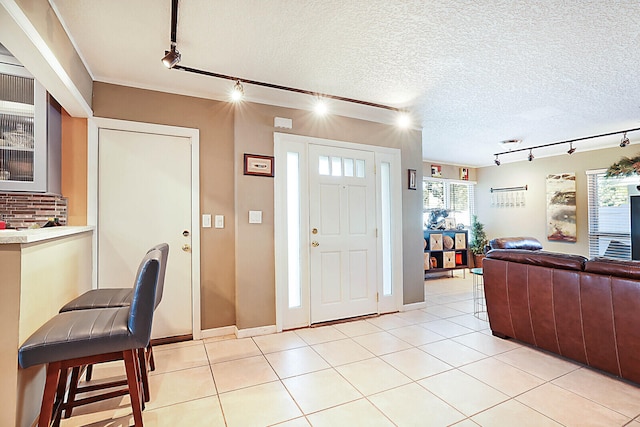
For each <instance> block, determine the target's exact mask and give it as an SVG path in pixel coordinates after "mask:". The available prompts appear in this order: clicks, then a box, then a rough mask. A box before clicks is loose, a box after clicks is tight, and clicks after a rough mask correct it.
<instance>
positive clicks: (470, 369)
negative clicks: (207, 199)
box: [61, 275, 640, 427]
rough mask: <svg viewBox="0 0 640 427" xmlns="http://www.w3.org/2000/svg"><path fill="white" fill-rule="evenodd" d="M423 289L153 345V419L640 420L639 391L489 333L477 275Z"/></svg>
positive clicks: (99, 374) (90, 417)
mask: <svg viewBox="0 0 640 427" xmlns="http://www.w3.org/2000/svg"><path fill="white" fill-rule="evenodd" d="M425 296H426V308H424V309H421V310H414V311H410V312H404V313H396V314H388V315H384V316H380V317H377V318H371V319H367V320H358V321H353V322H349V323H342V324H338V325H333V326H323V327H318V328H311V329H303V330H297V331H289V332H284V333H281V334H275V335H267V336H260V337H254V338H245V339H234V338H233V337H224V338H220V339H206V340H203V341H191V342H186V343H178V344H170V345H165V346H156V347H155V348H154V352H155V359H156V366H157V368H156V370H155V372H153V373H152V376H151V377H150V383H151V384H150V386H151V396H152V400H151V402H150V403H149V404H147V408H146V410H145V411H144V413H143V414H144V422H145V425H146V426H149V427H154V426H167V427H168V426H189V427H192V426H194V427H197V426H268V425H278V426H287V427H297V426H309V425H313V426H332V427H335V426H378V425H380V426H393V425H397V426H448V425H455V426H458V427H470V426H477V425H481V426H536V427H537V426H581V427H582V426H607V427H609V426H626V425H629V426H632V427H634V426H635V427H640V388H639V387H637V386H634V385H631V384H629V383H626V382H623V381H620V380H617V379H615V378H612V377H610V376H608V375H606V374H603V373H601V372H598V371H595V370H592V369H589V368H585V367H583V366H581V365H579V364H577V363H574V362H571V361H568V360H566V359H563V358H560V357H557V356H555V355H552V354H549V353H545V352H542V351H539V350H536V349H533V348H531V347H528V346H525V345H522V344H519V343H516V342H514V341H511V340H501V339H499V338H495V337H493V336H492V335H491V331H490V330H489V329H488V324H487V322H485V321H482V320H479V319H477V318H476V317H474V316H473V300H472V298H473V294H472V283H471V277H470V275H467V277H466V279H465V278H461V277H454V278H446V279H439V280H428V281H426V282H425ZM94 372H95V373H94V378H95V380H96V381H100V380H101V379H105V378H112V377H113V376H118V375H121V373H122V372H123V368H122V367H121V366H120V365H115V364H104V365H101V366H97V367H96V369H95V371H94ZM130 414H131V410H130V406H129V398H128V397H124V398H122V397H121V398H114V399H111V400H109V401H104V402H99V403H96V404H92V405H88V406H85V407H82V408H78V409H76V410H75V411H74V415H73V417H71V418H70V419H67V420H63V421H62V424H61V425H62V426H63V427H69V426H92V427H101V426H113V427H123V426H128V425H132V423H133V420H132V417H131V415H130Z"/></svg>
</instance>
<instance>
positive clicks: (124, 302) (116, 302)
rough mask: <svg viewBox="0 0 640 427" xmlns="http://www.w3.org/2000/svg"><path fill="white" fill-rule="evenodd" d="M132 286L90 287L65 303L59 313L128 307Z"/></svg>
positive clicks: (131, 296) (131, 295)
mask: <svg viewBox="0 0 640 427" xmlns="http://www.w3.org/2000/svg"><path fill="white" fill-rule="evenodd" d="M132 299H133V288H113V289H108V288H105V289H92V290H90V291H87V292H85V293H84V294H82V295H80V296H79V297H77V298H76V299H74V300H72V301H70V302H68V303H67V304H65V305H64V306H63V307H62V308H61V309H60V313H64V312H66V311H75V310H90V309H93V308H113V307H129V305H130V304H131V300H132Z"/></svg>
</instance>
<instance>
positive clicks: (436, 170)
mask: <svg viewBox="0 0 640 427" xmlns="http://www.w3.org/2000/svg"><path fill="white" fill-rule="evenodd" d="M431 176H433V177H435V178H442V166H440V165H431Z"/></svg>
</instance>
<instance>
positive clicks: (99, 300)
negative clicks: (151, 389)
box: [60, 243, 169, 414]
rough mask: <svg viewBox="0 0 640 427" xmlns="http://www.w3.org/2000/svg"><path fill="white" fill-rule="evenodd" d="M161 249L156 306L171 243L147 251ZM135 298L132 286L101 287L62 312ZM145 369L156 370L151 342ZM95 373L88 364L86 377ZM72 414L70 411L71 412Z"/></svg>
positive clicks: (118, 304) (115, 304)
mask: <svg viewBox="0 0 640 427" xmlns="http://www.w3.org/2000/svg"><path fill="white" fill-rule="evenodd" d="M154 250H159V251H160V252H161V258H160V275H159V279H158V287H157V291H156V299H155V305H154V310H155V308H157V307H158V304H160V301H162V294H163V291H164V276H165V271H166V268H167V259H168V257H169V245H168V244H167V243H160V244H158V245H155V246H154V247H152V248H151V249H149V250H148V251H147V253H149V252H151V251H154ZM132 298H133V289H132V288H100V289H92V290H90V291H87V292H85V293H84V294H82V295H80V296H78V297H77V298H75V299H73V300H71V301H69V302H68V303H67V304H65V305H64V306H63V307H62V308H61V309H60V313H65V312H68V311H76V310H90V309H95V308H113V307H128V306H129V304H131V300H132ZM144 356H145V361H144V368H145V370H147V369H148V370H149V371H154V370H155V369H156V366H155V361H154V359H153V347H152V345H151V344H149V345H148V346H147V348H146V350H145V352H144ZM92 373H93V365H88V366H87V369H86V374H85V378H86V380H87V381H91V376H92ZM77 376H78V372H75V373H74V380H75V381H76V382H77V380H78V378H76V377H77ZM145 400H147V401H148V400H149V396H148V393H146V397H145ZM69 414H70V412H69Z"/></svg>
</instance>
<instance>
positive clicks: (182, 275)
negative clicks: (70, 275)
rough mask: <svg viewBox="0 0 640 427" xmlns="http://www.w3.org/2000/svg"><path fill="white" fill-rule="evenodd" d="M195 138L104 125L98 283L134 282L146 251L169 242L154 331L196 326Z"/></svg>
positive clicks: (157, 334) (186, 330) (156, 334)
mask: <svg viewBox="0 0 640 427" xmlns="http://www.w3.org/2000/svg"><path fill="white" fill-rule="evenodd" d="M190 142H191V140H190V138H186V137H178V136H167V135H160V134H153V133H142V132H134V131H124V130H112V129H105V128H101V129H99V135H98V287H99V288H114V287H128V286H133V282H134V278H135V274H136V271H137V269H138V264H139V263H140V261H141V260H142V258H143V257H144V255H145V253H146V251H147V250H148V249H149V248H150V247H152V246H154V245H156V244H158V243H163V242H166V243H168V244H169V259H168V262H167V270H166V277H165V285H164V293H163V298H162V302H161V304H160V305H159V306H158V309H157V310H156V312H155V314H154V319H153V331H152V337H153V338H162V337H171V336H180V335H188V334H192V332H193V327H192V325H193V324H192V295H191V294H192V292H191V289H192V283H191V280H192V277H191V271H192V269H191V262H192V259H191V258H192V257H191V252H190V245H191V224H192V222H191V220H192V218H191V209H192V203H191V194H192V192H191V144H190ZM184 245H186V246H185V248H184V249H185V250H183V246H184Z"/></svg>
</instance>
